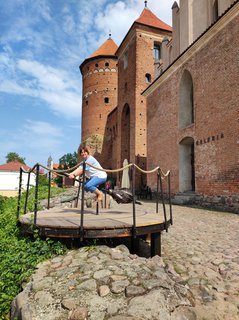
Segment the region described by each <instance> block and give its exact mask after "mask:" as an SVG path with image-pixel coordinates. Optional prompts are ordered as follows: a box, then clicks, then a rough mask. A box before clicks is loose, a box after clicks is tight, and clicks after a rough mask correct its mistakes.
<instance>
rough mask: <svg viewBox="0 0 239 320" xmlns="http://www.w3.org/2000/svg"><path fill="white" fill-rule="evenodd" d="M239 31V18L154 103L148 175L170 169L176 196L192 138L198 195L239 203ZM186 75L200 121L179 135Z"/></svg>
mask: <svg viewBox="0 0 239 320" xmlns="http://www.w3.org/2000/svg"><path fill="white" fill-rule="evenodd" d="M238 25H239V16H237V17H236V18H235V19H234V20H233V21H231V22H230V23H229V24H227V26H226V27H225V28H224V29H222V30H221V31H219V32H218V33H217V34H216V36H214V37H213V38H212V39H211V40H210V41H209V42H208V43H207V44H206V45H205V46H204V47H202V48H201V49H200V50H199V51H198V52H195V54H194V55H193V56H192V57H191V58H190V59H189V60H187V62H185V63H184V64H183V65H182V66H181V67H180V68H179V69H178V70H177V71H176V72H174V73H173V74H172V75H171V77H170V78H169V79H167V80H166V81H164V82H163V83H162V84H161V85H160V86H159V87H157V88H156V89H155V90H154V92H153V93H152V94H151V95H150V96H149V97H148V100H147V117H148V120H147V126H148V139H147V146H148V149H147V150H148V151H147V155H148V169H150V168H152V167H155V166H157V165H160V166H161V167H162V169H164V170H167V169H170V170H171V173H172V191H173V192H174V193H176V192H178V190H179V170H180V168H179V143H180V141H181V140H182V139H184V138H186V137H192V138H193V139H194V147H195V180H196V181H195V182H196V185H195V189H196V192H198V193H199V194H202V195H204V197H206V196H207V195H208V196H213V195H216V196H218V197H226V198H227V197H231V196H232V195H234V198H233V199H234V202H235V201H238V200H235V199H239V105H238V101H239V89H238V84H239V64H238V56H239V29H238ZM184 70H188V71H189V72H190V74H191V76H192V80H193V91H194V117H195V120H194V123H193V124H192V125H190V126H188V127H187V128H184V129H179V128H178V110H179V93H180V80H181V77H182V75H183V72H184ZM148 183H149V184H150V185H151V186H152V187H153V188H155V187H156V179H155V178H154V177H149V179H148ZM224 199H225V198H224ZM237 203H238V202H237Z"/></svg>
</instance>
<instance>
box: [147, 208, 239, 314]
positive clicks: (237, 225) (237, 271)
mask: <svg viewBox="0 0 239 320" xmlns="http://www.w3.org/2000/svg"><path fill="white" fill-rule="evenodd" d="M148 205H152V204H148ZM173 222H174V223H173V226H171V227H170V229H169V232H168V233H163V234H162V257H163V260H164V262H166V263H168V264H169V265H170V266H171V267H174V269H175V271H177V273H179V274H180V275H181V277H182V278H183V279H184V280H185V283H187V284H188V285H189V287H190V289H191V290H192V292H193V294H194V295H195V297H196V306H195V311H196V314H197V319H199V320H222V319H223V320H236V319H239V215H236V214H232V213H226V212H217V211H209V210H204V209H196V208H189V207H181V206H173Z"/></svg>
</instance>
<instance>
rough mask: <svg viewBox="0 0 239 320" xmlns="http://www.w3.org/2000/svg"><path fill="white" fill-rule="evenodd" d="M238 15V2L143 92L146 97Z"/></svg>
mask: <svg viewBox="0 0 239 320" xmlns="http://www.w3.org/2000/svg"><path fill="white" fill-rule="evenodd" d="M238 14H239V2H238V3H237V4H235V5H234V6H233V7H232V8H231V9H230V10H229V11H228V12H227V13H225V14H224V15H223V16H222V17H221V18H220V19H219V20H218V21H217V22H216V23H215V24H214V25H213V26H212V27H211V28H210V29H209V30H208V31H207V32H205V33H204V34H203V35H202V36H201V37H199V38H198V40H196V41H195V43H193V44H192V45H191V46H190V47H189V48H188V49H187V50H186V51H185V52H184V53H182V55H181V56H179V58H177V59H176V60H175V62H174V63H173V64H172V65H171V66H170V67H169V68H168V69H166V70H165V72H163V73H162V75H160V76H159V77H158V78H157V79H156V80H155V81H154V82H153V83H152V85H150V86H149V87H148V89H146V90H145V91H144V92H143V94H142V95H143V96H145V97H147V96H148V95H150V94H151V93H152V92H153V91H154V90H155V89H157V88H158V87H159V86H160V85H161V84H162V83H163V82H164V81H166V80H167V79H168V78H169V77H171V76H172V74H173V73H174V72H176V71H177V70H178V69H179V68H180V67H181V66H182V65H183V64H184V63H186V62H187V61H188V60H189V59H190V58H191V57H192V56H193V55H194V54H195V53H196V52H198V51H199V50H200V49H201V48H202V47H204V46H205V45H206V44H207V43H208V42H209V41H210V40H211V39H212V38H213V37H214V36H215V35H216V34H217V33H218V32H219V31H221V30H222V29H223V28H224V27H225V26H226V25H227V24H228V23H229V22H231V21H232V20H233V19H234V18H235V17H236V16H237V15H238Z"/></svg>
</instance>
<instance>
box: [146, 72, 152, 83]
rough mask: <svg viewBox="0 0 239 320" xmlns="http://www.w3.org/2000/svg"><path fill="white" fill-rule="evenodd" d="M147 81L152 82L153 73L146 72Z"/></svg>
mask: <svg viewBox="0 0 239 320" xmlns="http://www.w3.org/2000/svg"><path fill="white" fill-rule="evenodd" d="M145 81H146V83H150V82H151V74H149V73H146V75H145Z"/></svg>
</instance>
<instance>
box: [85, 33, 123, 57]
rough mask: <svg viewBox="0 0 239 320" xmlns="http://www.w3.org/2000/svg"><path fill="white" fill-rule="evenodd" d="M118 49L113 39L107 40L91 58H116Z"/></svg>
mask: <svg viewBox="0 0 239 320" xmlns="http://www.w3.org/2000/svg"><path fill="white" fill-rule="evenodd" d="M117 49H118V46H117V44H116V43H115V42H114V40H113V39H111V38H109V39H107V40H106V41H105V42H104V43H103V44H102V45H101V46H100V47H99V48H98V49H97V50H96V51H95V52H94V53H93V54H92V55H91V56H90V57H89V58H93V57H97V56H114V55H115V52H116V50H117Z"/></svg>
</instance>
